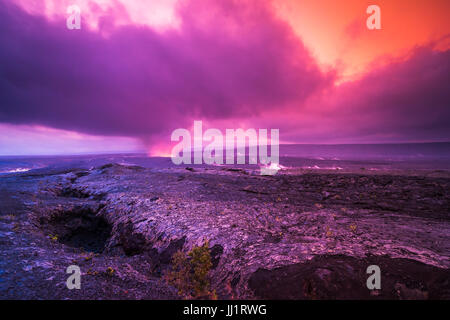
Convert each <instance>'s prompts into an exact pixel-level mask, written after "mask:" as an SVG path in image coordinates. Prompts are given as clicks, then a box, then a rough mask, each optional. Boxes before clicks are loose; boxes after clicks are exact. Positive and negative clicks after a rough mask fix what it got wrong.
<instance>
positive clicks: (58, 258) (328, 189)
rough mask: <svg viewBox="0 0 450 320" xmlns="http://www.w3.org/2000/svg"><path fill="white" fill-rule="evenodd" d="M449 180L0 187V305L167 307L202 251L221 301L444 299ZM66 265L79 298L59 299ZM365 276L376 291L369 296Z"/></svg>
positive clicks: (121, 180)
mask: <svg viewBox="0 0 450 320" xmlns="http://www.w3.org/2000/svg"><path fill="white" fill-rule="evenodd" d="M449 186H450V179H449V178H446V177H441V178H439V177H426V176H420V175H416V176H407V175H398V174H396V175H393V174H389V173H387V172H385V173H382V172H379V173H377V174H363V173H319V172H302V173H298V172H297V173H295V174H286V173H281V174H278V175H276V176H259V175H256V174H253V173H252V172H250V171H246V170H245V169H232V168H225V167H217V168H171V169H145V168H142V167H137V166H124V165H118V164H109V165H104V166H101V167H97V168H93V169H90V170H84V169H73V170H65V171H60V172H57V171H49V172H45V171H44V172H40V173H27V174H16V175H10V176H5V177H2V178H1V179H0V193H1V195H2V198H3V199H4V200H3V201H2V204H0V213H1V216H0V218H1V220H0V247H1V255H2V257H1V262H0V279H1V281H0V296H1V297H2V298H56V299H65V298H68V299H103V298H107V299H114V298H118V299H127V298H129V299H140V298H144V299H161V298H162V299H176V298H180V296H179V295H178V294H177V290H176V289H175V288H173V287H172V286H171V285H169V284H168V283H167V281H165V277H164V275H166V274H167V272H168V270H170V269H171V265H172V258H173V255H174V253H176V252H177V251H179V250H181V251H183V252H188V251H189V250H191V249H192V248H193V247H195V246H199V245H202V244H203V243H204V242H205V241H206V240H207V241H208V242H209V245H210V247H209V248H210V249H209V252H210V256H211V262H212V265H211V270H210V272H209V276H210V279H211V288H212V289H214V290H215V292H216V293H217V296H218V297H219V298H224V299H246V298H249V299H254V298H263V299H330V298H338V299H354V298H356V299H450V272H449V267H450V219H449V218H450V215H449V213H450V212H449V211H450V196H449V192H448V190H449ZM71 264H77V265H79V266H80V268H81V270H82V275H83V280H82V283H83V286H82V290H68V289H67V288H66V287H65V279H66V278H67V275H66V274H65V270H66V268H67V266H69V265H71ZM369 265H378V266H379V267H380V269H381V282H382V284H381V289H380V290H368V289H367V287H366V280H367V277H368V276H369V275H367V274H366V269H367V267H368V266H369Z"/></svg>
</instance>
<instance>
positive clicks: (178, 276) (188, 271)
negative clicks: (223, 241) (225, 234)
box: [167, 241, 216, 299]
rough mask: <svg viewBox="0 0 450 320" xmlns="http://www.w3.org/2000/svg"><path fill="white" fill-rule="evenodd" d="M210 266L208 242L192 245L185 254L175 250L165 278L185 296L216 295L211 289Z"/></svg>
mask: <svg viewBox="0 0 450 320" xmlns="http://www.w3.org/2000/svg"><path fill="white" fill-rule="evenodd" d="M211 267H212V262H211V254H210V251H209V242H208V241H206V242H205V243H204V244H203V245H201V246H194V247H193V248H192V250H191V251H189V252H188V253H187V254H185V253H184V252H182V251H178V252H176V253H175V254H174V255H173V257H172V270H171V271H169V272H168V274H167V280H168V282H169V283H170V284H172V285H173V286H174V287H175V288H177V289H178V294H180V295H182V296H184V297H186V298H199V297H210V298H211V299H214V298H215V297H216V293H215V291H211V288H210V287H211V281H210V274H209V273H210V271H211Z"/></svg>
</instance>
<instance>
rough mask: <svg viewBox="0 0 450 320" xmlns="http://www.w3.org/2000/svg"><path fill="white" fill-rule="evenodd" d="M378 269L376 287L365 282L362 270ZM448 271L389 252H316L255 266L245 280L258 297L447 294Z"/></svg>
mask: <svg viewBox="0 0 450 320" xmlns="http://www.w3.org/2000/svg"><path fill="white" fill-rule="evenodd" d="M370 265H377V266H379V267H380V269H381V279H382V280H381V290H376V291H374V292H372V291H371V290H369V289H367V287H366V280H367V278H368V276H369V275H367V273H366V269H367V267H368V266H370ZM449 276H450V273H449V270H448V269H441V268H437V267H434V266H430V265H426V264H423V263H421V262H418V261H415V260H409V259H402V258H390V257H388V256H367V257H366V258H361V259H359V258H355V257H350V256H344V255H322V256H315V257H314V258H313V259H311V260H309V261H305V262H303V263H297V264H292V265H287V266H284V267H279V268H275V269H272V270H268V269H261V268H260V269H258V270H257V271H256V272H255V273H253V274H252V275H251V277H250V279H249V281H248V285H249V288H250V289H251V290H252V291H253V292H254V294H255V295H256V297H257V298H260V299H290V300H297V299H373V298H376V299H420V300H422V299H436V298H438V297H440V298H444V299H448V298H449V297H450V281H449V280H448V279H450V277H449Z"/></svg>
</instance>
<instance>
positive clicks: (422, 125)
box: [0, 0, 450, 154]
mask: <svg viewBox="0 0 450 320" xmlns="http://www.w3.org/2000/svg"><path fill="white" fill-rule="evenodd" d="M113 4H114V5H113V6H112V7H110V9H109V10H107V11H101V10H102V9H99V8H97V7H95V6H94V5H91V6H90V7H89V8H90V10H91V11H90V12H91V14H92V12H94V13H95V12H97V11H99V10H100V14H97V16H98V17H99V18H98V20H97V24H96V25H95V26H94V25H93V24H88V23H83V24H82V29H81V30H68V29H67V28H66V22H65V12H64V11H63V12H62V13H61V14H60V15H58V14H56V15H55V14H54V13H53V15H52V16H51V17H50V16H49V15H48V14H43V13H41V14H39V13H36V12H33V13H30V10H26V5H23V4H22V5H21V6H16V5H14V4H11V2H10V1H4V0H0V39H1V42H0V135H1V137H0V154H14V153H21V154H26V153H58V152H57V149H58V146H59V145H61V146H63V145H64V146H66V147H67V148H66V149H65V150H66V152H71V151H73V152H86V151H96V150H98V151H114V150H118V151H133V150H142V149H144V150H149V151H151V152H153V153H156V154H157V153H158V152H160V151H166V149H167V146H169V145H170V133H171V132H172V131H173V130H174V129H176V128H180V127H185V128H190V127H191V126H192V123H193V121H194V120H203V121H204V123H205V124H207V125H208V126H209V127H217V128H221V129H224V128H239V127H242V128H249V127H253V128H279V129H280V139H281V141H282V142H290V143H372V142H405V141H450V91H449V80H450V50H449V46H448V40H449V36H448V33H449V32H450V30H444V31H445V33H444V34H447V35H446V36H445V35H444V36H442V35H441V36H439V37H438V38H430V39H428V40H427V41H421V42H420V43H417V44H416V45H414V46H411V47H409V48H408V49H407V50H403V51H402V52H401V54H400V53H398V52H389V54H384V55H382V56H378V57H376V58H375V59H373V61H372V62H371V63H370V64H367V65H366V66H365V67H364V68H363V70H362V71H360V72H359V73H355V74H353V75H352V76H351V77H344V76H343V72H342V69H341V68H340V67H339V65H338V63H336V64H335V65H330V64H328V65H326V66H325V65H324V64H323V63H322V62H321V61H319V60H318V58H317V55H314V54H313V53H312V49H311V48H310V47H309V46H307V45H305V43H304V42H303V41H302V38H301V37H300V36H299V33H298V32H296V30H294V28H293V26H292V24H290V23H289V22H288V21H287V20H286V19H284V18H282V16H281V15H280V14H278V11H277V9H276V6H275V5H273V3H271V2H269V1H261V0H250V1H245V2H242V1H239V2H238V1H180V2H178V3H177V5H176V6H175V7H174V9H173V10H174V15H175V17H176V23H174V26H173V27H167V28H158V27H155V26H153V25H151V24H142V23H136V22H134V21H133V20H132V19H131V17H130V16H129V15H127V7H125V6H123V5H121V3H120V2H113ZM111 8H113V9H114V10H112V9H111ZM96 10H97V11H96ZM83 12H84V11H83ZM83 12H82V19H83ZM362 14H364V12H363V13H362ZM363 17H364V15H363ZM319 18H320V17H319ZM83 21H84V20H83ZM123 21H125V23H123ZM119 22H121V23H119ZM348 23H349V25H351V23H353V21H349V22H348ZM363 23H364V21H363ZM346 30H347V32H349V31H348V28H347V29H346ZM377 32H386V30H379V31H377ZM441 32H442V30H441ZM349 37H355V35H354V32H353V31H352V32H350V35H349ZM34 141H39V145H41V146H42V147H40V148H39V147H36V144H35V143H34ZM80 141H84V142H85V144H84V145H83V146H82V147H81V145H82V144H83V143H80ZM102 146H103V149H102ZM55 149H56V151H55ZM28 150H29V151H28Z"/></svg>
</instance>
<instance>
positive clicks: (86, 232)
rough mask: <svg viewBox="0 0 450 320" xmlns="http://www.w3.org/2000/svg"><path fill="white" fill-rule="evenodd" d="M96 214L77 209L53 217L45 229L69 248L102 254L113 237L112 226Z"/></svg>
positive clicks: (89, 210)
mask: <svg viewBox="0 0 450 320" xmlns="http://www.w3.org/2000/svg"><path fill="white" fill-rule="evenodd" d="M96 213H97V212H96V211H95V210H93V209H91V208H86V207H76V208H74V209H73V210H70V211H63V212H61V213H59V214H58V215H57V216H53V217H52V218H51V219H50V220H49V221H48V223H47V224H46V226H45V227H46V229H47V231H48V232H49V233H50V234H51V235H54V236H55V237H56V239H57V240H58V241H59V242H61V243H63V244H65V245H67V246H70V247H75V248H83V249H84V250H86V251H88V252H94V253H101V252H103V250H104V249H105V247H106V244H107V242H108V240H109V238H110V236H111V226H110V224H109V223H108V222H107V221H106V220H105V219H104V218H103V217H100V216H98V215H96Z"/></svg>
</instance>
